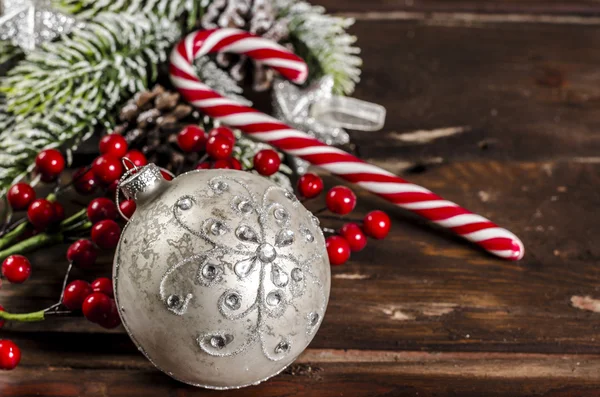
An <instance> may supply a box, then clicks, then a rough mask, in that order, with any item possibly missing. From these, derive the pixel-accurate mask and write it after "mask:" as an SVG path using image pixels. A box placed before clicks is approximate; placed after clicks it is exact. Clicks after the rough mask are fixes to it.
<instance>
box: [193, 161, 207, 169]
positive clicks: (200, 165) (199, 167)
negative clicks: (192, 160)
mask: <svg viewBox="0 0 600 397" xmlns="http://www.w3.org/2000/svg"><path fill="white" fill-rule="evenodd" d="M196 169H197V170H208V169H210V163H209V162H208V161H203V162H202V163H200V164H198V165H197V166H196Z"/></svg>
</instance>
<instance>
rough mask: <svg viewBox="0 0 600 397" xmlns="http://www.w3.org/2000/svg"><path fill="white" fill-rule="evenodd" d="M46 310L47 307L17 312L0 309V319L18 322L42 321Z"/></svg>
mask: <svg viewBox="0 0 600 397" xmlns="http://www.w3.org/2000/svg"><path fill="white" fill-rule="evenodd" d="M46 310H47V309H44V310H39V311H37V312H31V313H19V314H15V313H8V312H5V311H0V319H2V320H8V321H19V322H34V321H44V314H45V313H46Z"/></svg>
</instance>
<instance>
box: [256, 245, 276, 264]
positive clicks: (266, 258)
mask: <svg viewBox="0 0 600 397" xmlns="http://www.w3.org/2000/svg"><path fill="white" fill-rule="evenodd" d="M256 254H257V257H258V259H260V260H261V262H263V263H271V262H273V261H274V260H275V258H277V251H275V248H273V246H272V245H271V244H268V243H265V244H261V246H260V247H258V249H257V250H256Z"/></svg>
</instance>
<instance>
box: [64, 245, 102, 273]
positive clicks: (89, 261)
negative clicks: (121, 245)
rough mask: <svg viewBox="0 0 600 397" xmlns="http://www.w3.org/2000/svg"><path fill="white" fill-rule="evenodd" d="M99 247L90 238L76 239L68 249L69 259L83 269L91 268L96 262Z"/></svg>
mask: <svg viewBox="0 0 600 397" xmlns="http://www.w3.org/2000/svg"><path fill="white" fill-rule="evenodd" d="M97 257H98V249H97V248H96V246H95V245H94V243H92V242H91V241H90V240H86V239H81V240H77V241H75V242H74V243H73V244H71V245H70V246H69V249H68V250H67V260H68V261H69V262H72V263H73V266H75V267H78V268H81V269H89V268H90V267H92V266H94V263H96V258H97Z"/></svg>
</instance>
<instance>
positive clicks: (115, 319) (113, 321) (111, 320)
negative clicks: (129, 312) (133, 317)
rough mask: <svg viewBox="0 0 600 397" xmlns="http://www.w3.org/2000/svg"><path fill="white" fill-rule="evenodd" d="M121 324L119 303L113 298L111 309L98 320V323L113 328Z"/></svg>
mask: <svg viewBox="0 0 600 397" xmlns="http://www.w3.org/2000/svg"><path fill="white" fill-rule="evenodd" d="M119 324H121V318H120V317H119V311H118V310H117V305H116V304H115V301H114V300H113V299H111V300H110V309H109V311H108V313H107V314H106V316H105V317H104V318H102V319H101V320H100V321H98V325H100V326H101V327H104V328H107V329H112V328H116V327H118V326H119Z"/></svg>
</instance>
